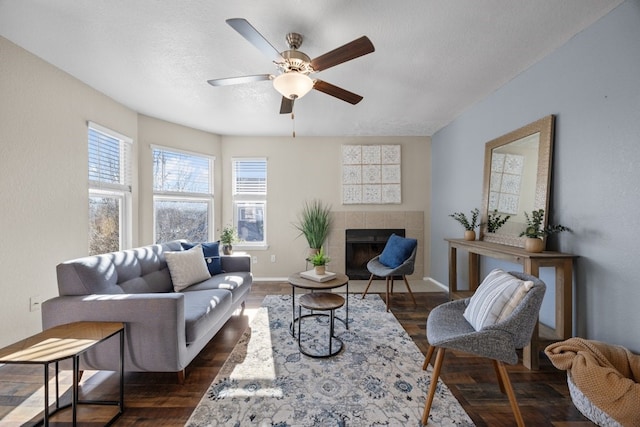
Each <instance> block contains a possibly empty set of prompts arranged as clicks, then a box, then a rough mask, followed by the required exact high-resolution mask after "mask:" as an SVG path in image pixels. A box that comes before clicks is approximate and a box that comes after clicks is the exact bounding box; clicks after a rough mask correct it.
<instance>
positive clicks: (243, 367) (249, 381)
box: [224, 307, 282, 397]
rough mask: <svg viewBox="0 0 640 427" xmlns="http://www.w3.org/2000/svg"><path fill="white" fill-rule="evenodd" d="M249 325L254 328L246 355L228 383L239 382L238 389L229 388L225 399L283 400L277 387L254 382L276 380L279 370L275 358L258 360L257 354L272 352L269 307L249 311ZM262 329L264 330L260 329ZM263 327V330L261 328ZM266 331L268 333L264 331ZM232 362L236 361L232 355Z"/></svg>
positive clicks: (246, 312) (247, 310)
mask: <svg viewBox="0 0 640 427" xmlns="http://www.w3.org/2000/svg"><path fill="white" fill-rule="evenodd" d="M244 314H246V315H247V317H249V324H250V325H254V326H253V327H252V328H251V329H250V330H251V336H250V337H249V338H248V342H247V347H246V353H245V354H244V355H243V358H242V360H241V361H239V363H238V364H237V365H236V366H235V367H234V368H233V370H232V371H231V373H230V374H229V380H230V381H232V382H234V383H237V387H233V388H227V389H226V390H225V391H224V396H225V397H239V396H240V397H241V396H270V397H281V396H282V390H280V389H275V388H256V387H253V386H252V385H253V383H254V382H255V381H258V380H265V379H266V380H275V378H276V370H275V364H274V361H273V357H269V358H266V359H260V360H258V359H257V358H256V355H260V354H264V352H260V351H258V350H257V349H258V348H268V349H271V333H270V331H269V311H268V309H267V308H266V307H260V308H257V309H246V310H244ZM261 326H262V328H260V327H261ZM258 328H260V329H258ZM263 329H266V330H263ZM230 360H235V358H232V357H231V356H230V358H229V360H228V361H227V362H229V361H230Z"/></svg>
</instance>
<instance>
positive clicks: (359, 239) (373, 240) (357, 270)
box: [345, 228, 405, 280]
mask: <svg viewBox="0 0 640 427" xmlns="http://www.w3.org/2000/svg"><path fill="white" fill-rule="evenodd" d="M345 233H346V236H345V242H346V248H345V272H346V274H347V276H349V279H351V280H368V279H369V277H370V276H371V273H369V270H367V263H368V262H369V260H371V259H372V258H374V257H375V256H377V255H380V254H381V253H382V250H383V249H384V245H385V244H386V243H387V240H388V239H389V237H390V236H391V235H392V234H395V235H397V236H400V237H405V235H404V233H405V230H404V228H353V229H348V230H345ZM376 279H377V277H376Z"/></svg>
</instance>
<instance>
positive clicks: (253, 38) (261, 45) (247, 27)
mask: <svg viewBox="0 0 640 427" xmlns="http://www.w3.org/2000/svg"><path fill="white" fill-rule="evenodd" d="M225 22H226V23H227V24H229V25H230V26H231V28H233V29H234V30H236V31H237V32H238V33H240V35H241V36H242V37H244V38H245V39H247V41H248V42H249V43H251V44H252V45H254V46H255V47H257V48H258V50H259V51H260V52H262V53H263V54H264V55H266V56H267V58H269V59H271V60H272V61H273V62H275V63H280V62H285V60H284V58H283V57H282V55H280V52H278V50H277V49H276V48H275V47H273V46H272V45H271V43H269V42H268V41H267V39H265V38H264V37H263V36H262V34H260V33H259V32H258V30H256V29H255V28H253V25H251V24H250V23H249V21H247V20H246V19H243V18H231V19H227V20H226V21H225Z"/></svg>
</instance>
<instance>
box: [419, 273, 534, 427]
mask: <svg viewBox="0 0 640 427" xmlns="http://www.w3.org/2000/svg"><path fill="white" fill-rule="evenodd" d="M492 273H493V272H492ZM499 273H500V274H501V277H500V280H495V281H494V282H493V283H487V281H488V280H487V279H488V278H489V276H487V279H485V281H483V283H482V284H481V285H480V287H479V288H478V290H477V291H476V294H475V295H474V296H473V297H471V298H466V299H460V300H455V301H451V302H448V303H445V304H442V305H440V306H438V307H436V308H434V309H433V310H432V311H431V313H429V317H428V318H427V339H428V341H429V344H430V347H429V351H428V352H427V356H426V357H425V360H424V364H423V366H422V369H427V366H428V365H429V362H430V360H431V356H432V355H433V352H434V350H435V349H438V353H437V355H436V360H435V364H434V365H433V373H432V378H431V385H430V387H429V394H428V395H427V401H426V404H425V408H424V413H423V416H422V424H423V425H426V424H427V421H428V418H429V412H430V411H431V404H432V403H433V398H434V394H435V391H436V385H437V382H438V377H439V376H440V370H441V368H442V362H443V360H444V353H445V349H453V350H458V351H462V352H466V353H471V354H475V355H478V356H481V357H486V358H489V359H492V360H493V364H494V367H495V370H496V374H497V375H498V384H499V385H500V390H501V391H502V392H503V393H506V394H507V396H508V397H509V402H510V403H511V408H512V410H513V412H514V415H515V418H516V421H517V424H518V426H524V421H523V419H522V415H521V414H520V409H519V408H518V403H517V401H516V397H515V394H514V392H513V388H512V386H511V382H510V381H509V375H508V373H507V370H506V367H505V366H504V363H509V364H516V363H518V354H517V352H516V349H520V348H523V347H524V346H526V345H527V344H528V343H529V342H530V341H531V335H532V334H533V331H534V329H535V326H536V323H537V321H538V313H539V311H540V305H541V304H542V299H543V297H544V293H545V289H546V286H545V284H544V282H542V281H541V280H540V279H538V278H537V277H534V276H530V275H527V274H523V273H518V272H510V273H504V272H502V271H500V272H499ZM490 274H491V273H490ZM509 277H512V283H511V284H510V283H506V282H508V281H509V280H510V279H509ZM485 284H486V285H487V286H485V287H484V288H483V285H485ZM509 286H510V288H509V289H508V287H509ZM481 289H483V290H484V291H485V294H484V296H485V297H486V298H485V299H484V301H478V299H479V298H482V296H481V295H479V293H481ZM507 290H508V292H509V293H510V295H509V296H508V297H504V295H503V294H505V293H507V292H506V291H507ZM476 295H478V297H477V298H476V301H474V305H476V304H477V306H478V307H480V310H479V311H484V314H485V315H488V316H493V317H492V318H490V319H489V318H483V319H482V320H483V321H484V325H481V326H479V325H478V324H477V323H476V320H477V318H476V319H472V323H474V325H475V327H474V325H472V323H470V322H469V321H468V320H467V318H469V317H470V316H473V315H474V313H470V312H473V310H469V311H467V312H466V313H465V310H467V308H468V307H469V305H470V303H471V300H472V299H473V298H474V297H476ZM517 299H520V300H519V302H517ZM489 301H490V302H491V303H493V302H496V301H501V303H502V305H501V304H497V305H496V304H494V307H493V309H492V308H491V307H489V306H490V305H491V303H489ZM472 308H473V307H472ZM507 311H508V312H507ZM475 315H477V312H476V313H475ZM501 315H504V316H503V317H502V318H501Z"/></svg>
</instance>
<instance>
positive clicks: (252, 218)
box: [232, 158, 267, 248]
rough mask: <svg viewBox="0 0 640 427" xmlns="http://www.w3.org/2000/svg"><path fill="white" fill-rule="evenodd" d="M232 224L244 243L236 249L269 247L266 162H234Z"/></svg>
mask: <svg viewBox="0 0 640 427" xmlns="http://www.w3.org/2000/svg"><path fill="white" fill-rule="evenodd" d="M232 173H233V177H232V182H233V222H234V224H235V226H236V227H237V229H238V235H239V236H240V239H242V242H241V243H240V244H239V245H236V246H242V247H249V248H255V247H265V246H266V245H267V231H266V223H267V218H266V211H267V159H264V158H255V159H246V158H245V159H240V158H236V159H233V160H232Z"/></svg>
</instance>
